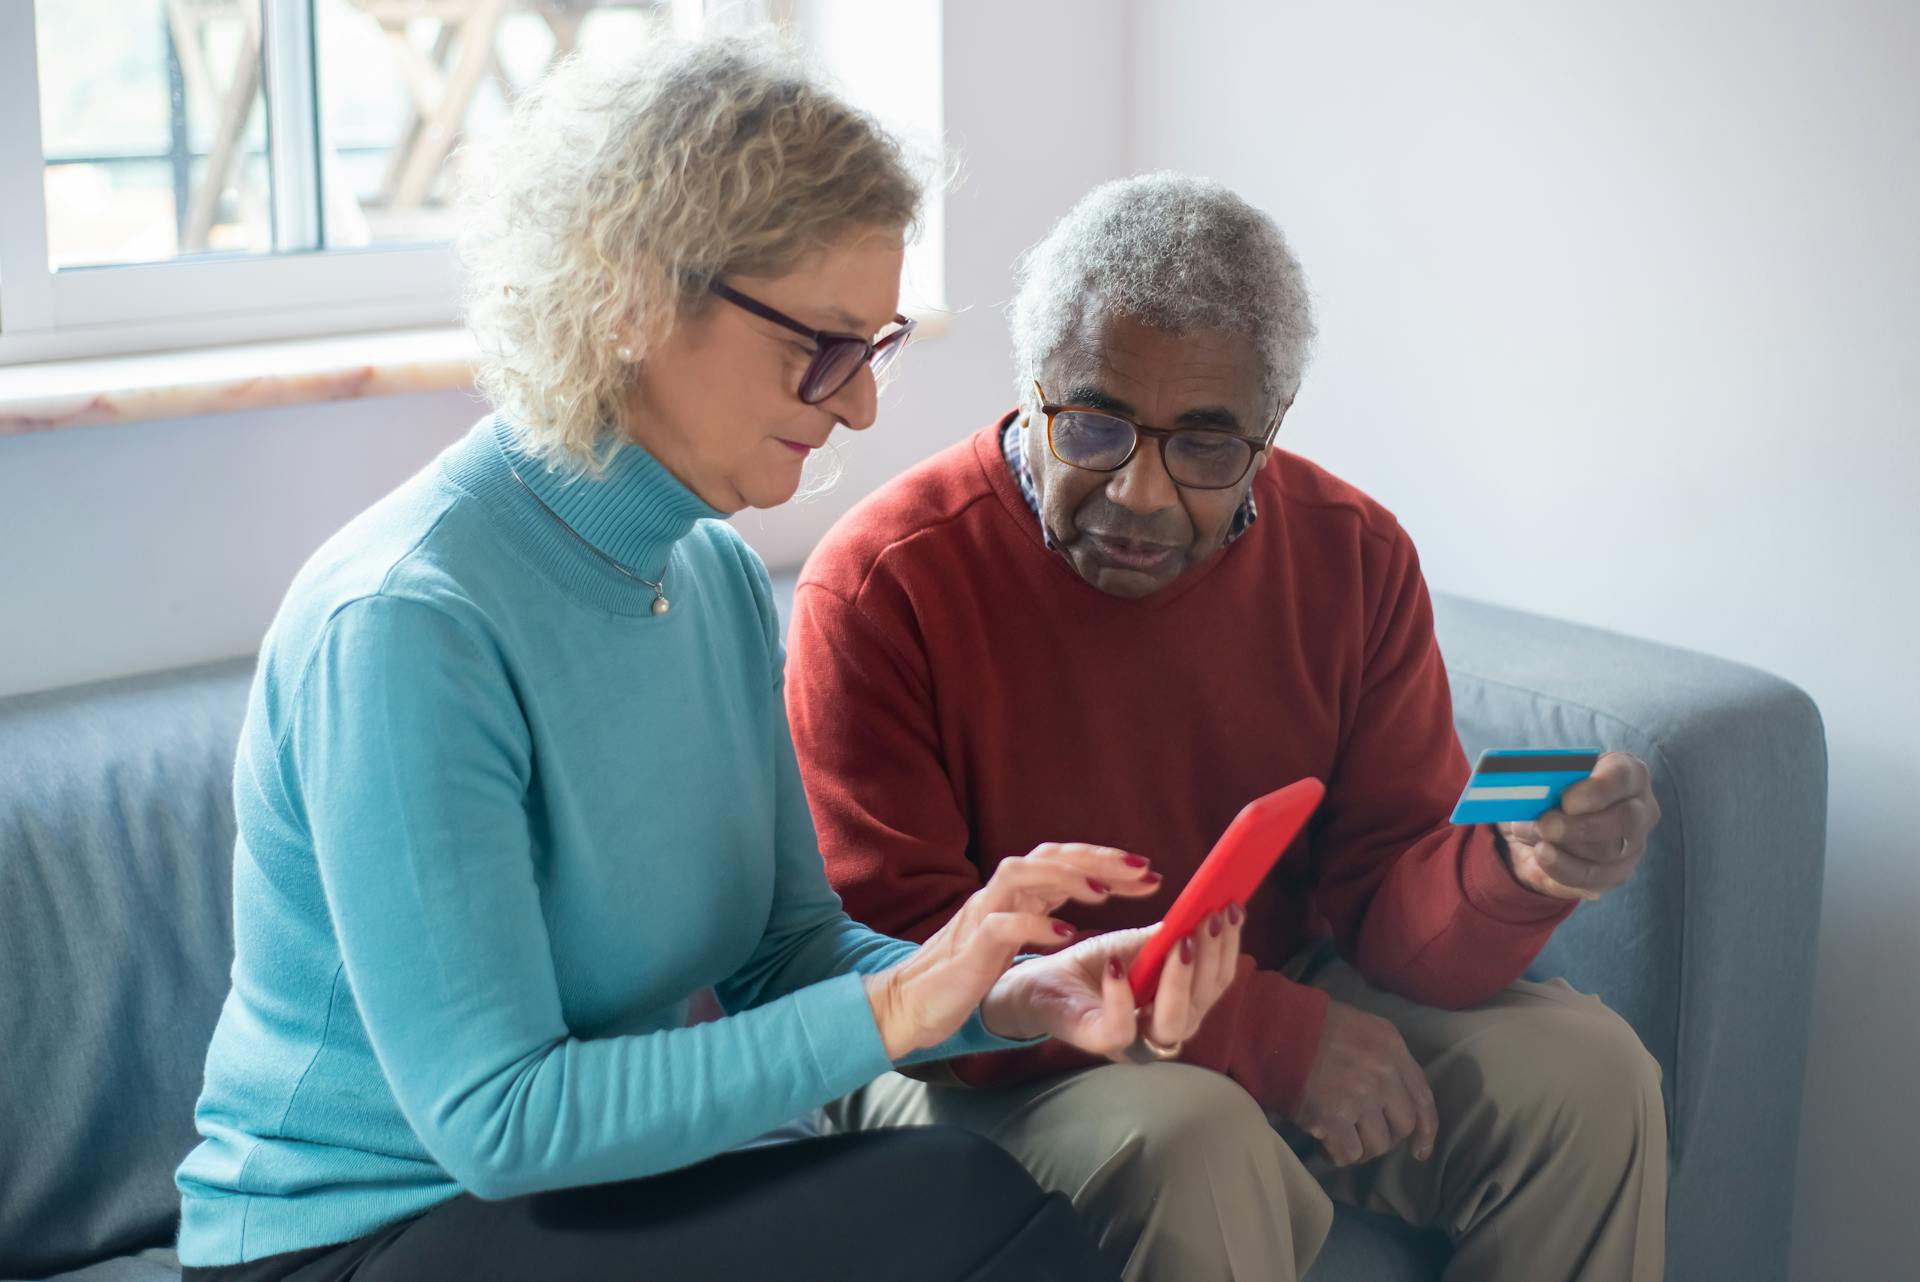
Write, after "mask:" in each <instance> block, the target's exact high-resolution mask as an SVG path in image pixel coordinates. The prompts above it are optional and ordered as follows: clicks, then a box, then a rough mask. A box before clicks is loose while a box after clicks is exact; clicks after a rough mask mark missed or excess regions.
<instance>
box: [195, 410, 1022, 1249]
mask: <svg viewBox="0 0 1920 1282" xmlns="http://www.w3.org/2000/svg"><path fill="white" fill-rule="evenodd" d="M510 458H511V459H513V460H514V461H515V463H516V465H517V467H518V470H519V472H520V475H521V476H522V477H524V478H525V480H526V482H527V483H528V484H529V485H531V486H532V487H533V488H534V489H535V490H536V491H537V492H538V493H539V495H540V497H541V498H542V499H543V500H544V501H545V502H546V503H547V504H548V505H549V506H551V507H552V508H553V509H554V511H555V512H556V513H558V514H559V515H560V516H561V517H562V518H564V519H565V521H566V522H567V524H568V525H570V526H572V527H573V529H575V530H576V531H578V532H579V534H580V535H581V536H582V537H583V538H585V539H587V540H590V541H591V542H592V543H593V544H594V546H595V547H598V548H599V549H600V550H602V551H603V552H605V553H606V554H607V555H608V556H610V557H613V558H614V559H615V560H617V561H619V562H621V563H622V564H625V565H627V566H629V567H631V568H633V569H634V570H636V571H637V572H638V573H640V574H642V575H644V576H646V577H648V578H653V579H658V578H659V576H660V574H661V573H663V572H664V574H665V576H666V579H665V587H666V591H667V594H668V596H669V597H670V598H671V599H672V602H673V608H672V610H671V611H670V612H669V613H667V614H664V615H654V614H652V613H651V611H650V607H651V605H652V602H653V592H652V591H651V590H650V589H648V588H646V587H644V586H641V585H640V584H637V583H635V582H633V581H631V580H629V579H627V578H626V577H624V576H623V575H621V574H620V573H619V572H618V571H617V570H615V569H613V568H612V567H610V566H608V565H606V564H605V563H604V562H602V561H600V560H599V559H598V558H597V557H595V556H594V555H593V554H592V553H591V552H590V551H589V550H588V549H586V548H585V547H583V546H581V544H580V543H579V542H578V541H577V540H576V539H575V538H574V537H573V536H572V535H570V534H569V533H568V532H567V531H566V529H564V528H562V527H561V526H560V524H559V523H558V522H557V521H555V519H554V517H553V516H552V515H550V514H548V513H546V512H543V511H541V510H540V508H539V506H538V505H536V504H535V503H534V502H533V500H532V499H531V497H530V496H529V495H528V494H527V492H526V491H525V490H524V489H522V488H521V486H520V483H519V482H517V481H515V480H514V478H513V476H512V474H511V473H510V472H509V470H508V469H509V459H510ZM718 515H719V514H718V513H717V512H715V511H714V510H713V509H711V508H709V507H708V506H707V505H706V504H705V503H703V502H701V501H700V499H698V498H697V497H696V496H695V495H694V494H692V493H691V492H690V491H689V490H687V488H686V487H685V486H683V485H681V484H680V483H679V482H678V481H676V480H675V479H674V478H673V477H672V476H671V475H670V474H669V473H668V472H667V471H666V470H665V469H664V468H662V467H661V466H660V465H659V463H658V462H656V461H655V460H654V459H653V458H652V457H650V456H649V455H648V454H646V453H645V452H644V451H643V450H641V449H640V448H638V447H637V446H626V447H624V448H623V449H622V450H621V451H620V452H619V453H618V454H617V455H616V456H615V458H614V460H613V464H612V468H611V470H610V472H609V473H608V475H607V476H606V477H605V478H604V479H602V480H597V481H593V480H575V481H572V482H571V483H569V482H568V481H567V480H566V479H565V478H562V477H560V476H558V475H554V474H551V473H548V472H547V471H545V470H544V469H543V468H541V467H540V466H539V465H538V464H536V463H531V462H529V461H528V460H526V459H525V458H523V457H520V456H519V455H518V454H517V453H516V452H515V446H514V444H513V440H512V436H511V434H510V432H509V431H508V429H507V428H506V427H505V426H504V425H502V424H501V423H499V422H498V421H496V420H492V419H489V420H486V421H483V422H482V423H481V424H479V425H478V426H477V427H476V428H475V429H474V430H473V432H472V433H470V434H469V435H468V436H467V437H466V438H465V439H464V440H462V441H461V442H460V443H458V444H457V445H455V446H454V447H453V448H451V449H450V450H448V451H447V453H446V454H444V455H443V456H442V457H441V458H440V459H439V460H437V461H436V462H435V463H434V464H432V465H431V466H430V467H428V468H427V470H426V471H424V472H422V473H421V474H420V475H418V476H416V477H414V478H413V479H412V480H410V481H408V482H407V483H406V484H405V485H403V486H401V487H400V488H399V489H398V490H396V491H395V492H394V493H393V494H391V495H389V496H388V497H387V498H385V499H383V500H382V501H380V502H379V503H377V504H376V505H374V506H373V507H372V508H371V509H369V510H368V511H367V512H365V513H364V514H362V515H361V516H360V517H358V518H357V519H356V520H354V521H353V522H352V524H350V525H348V526H347V527H346V528H345V529H344V530H342V531H341V532H340V533H339V534H337V535H336V536H334V538H333V539H331V540H330V541H328V543H327V544H326V545H325V546H324V547H322V548H321V549H320V551H319V552H317V553H316V554H315V555H314V557H313V559H312V560H311V561H310V562H308V564H307V565H306V567H305V568H304V569H302V570H301V572H300V574H299V577H298V578H297V579H296V580H295V581H294V584H293V586H292V588H291V589H290V590H289V592H288V594H287V598H286V601H285V602H284V604H283V605H282V606H281V609H280V613H279V615H278V617H276V618H275V620H274V622H273V626H272V628H271V629H270V630H269V632H268V634H267V637H266V641H265V644H264V647H263V650H262V653H261V658H260V666H259V670H258V672H257V674H256V676H255V678H254V684H253V691H252V696H251V703H250V705H249V708H248V712H247V718H246V724H245V728H244V730H243V732H242V740H241V744H240V751H239V760H238V764H237V767H236V770H235V776H234V806H235V813H236V818H237V821H238V840H237V843H236V846H235V851H234V861H233V876H234V935H235V939H234V945H235V956H234V963H233V989H232V991H231V993H230V994H229V995H228V997H227V1001H226V1005H225V1007H224V1008H223V1010H222V1011H221V1015H220V1022H219V1026H218V1027H217V1028H216V1029H215V1031H214V1036H213V1044H212V1046H211V1048H210V1049H209V1051H208V1055H207V1075H206V1085H205V1089H204V1092H203V1093H202V1095H201V1097H200V1103H199V1107H198V1108H197V1110H196V1112H195V1117H196V1120H197V1122H198V1126H199V1130H200V1133H201V1134H202V1135H203V1136H204V1137H205V1139H204V1141H203V1142H202V1143H201V1144H200V1146H199V1147H198V1148H196V1149H195V1150H194V1151H193V1152H192V1154H190V1155H189V1156H188V1158H187V1159H186V1161H185V1163H183V1164H182V1166H181V1168H180V1171H179V1174H178V1176H177V1183H178V1184H179V1187H180V1191H181V1195H182V1217H181V1227H180V1243H179V1248H180V1258H181V1261H182V1263H185V1264H191V1265H215V1264H232V1263H238V1262H242V1261H247V1260H254V1259H258V1258H260V1257H261V1256H265V1255H272V1254H276V1253H279V1252H282V1251H290V1250H296V1249H299V1248H304V1247H312V1246H318V1245H322V1244H326V1243H332V1242H342V1241H347V1240H349V1239H352V1238H355V1237H358V1236H360V1235H362V1234H365V1233H369V1232H371V1231H373V1230H374V1229H376V1228H379V1227H381V1226H383V1225H385V1224H389V1223H392V1222H393V1221H396V1220H399V1219H402V1218H405V1217H407V1216H411V1215H416V1214H418V1213H420V1212H422V1211H425V1210H427V1209H428V1208H430V1207H432V1206H433V1205H435V1204H436V1203H438V1202H441V1201H443V1200H445V1199H447V1198H450V1197H452V1196H454V1195H456V1194H458V1193H460V1192H462V1191H463V1190H464V1191H467V1192H471V1193H474V1194H476V1195H478V1196H480V1197H484V1198H502V1197H509V1196H514V1195H518V1194H523V1193H532V1192H536V1191H540V1190H545V1189H554V1188H560V1187H565V1186H570V1185H578V1184H590V1183H596V1182H601V1181H607V1180H620V1179H630V1178H634V1177H638V1176H642V1175H648V1174H653V1173H656V1172H661V1171H667V1170H671V1169H674V1168H677V1167H680V1166H684V1165H687V1164H689V1163H692V1162H696V1161H699V1160H701V1159H703V1158H706V1157H709V1156H711V1155H713V1154H715V1153H719V1152H721V1151H723V1150H725V1149H728V1148H731V1147H734V1146H736V1145H738V1144H740V1143H742V1142H744V1141H746V1140H748V1139H751V1138H752V1137H754V1136H757V1135H760V1134H762V1133H764V1132H766V1131H767V1130H769V1129H770V1128H772V1127H774V1126H777V1125H778V1124H780V1123H781V1122H783V1121H785V1120H786V1119H789V1118H791V1117H794V1116H795V1115H797V1114H800V1113H803V1112H805V1111H807V1110H809V1109H811V1108H814V1107H816V1106H818V1105H820V1104H823V1103H825V1102H827V1101H829V1100H832V1099H834V1098H837V1097H838V1096H841V1095H844V1094H846V1093H847V1092H848V1091H851V1090H853V1089H854V1088H856V1087H858V1086H861V1085H863V1084H865V1083H866V1082H867V1081H869V1080H871V1079H872V1078H874V1077H876V1076H878V1075H879V1074H880V1073H881V1072H883V1071H885V1070H886V1069H887V1068H888V1067H890V1065H889V1063H888V1060H887V1056H886V1054H885V1052H884V1051H883V1050H882V1047H881V1042H880V1037H879V1033H878V1031H877V1029H876V1028H875V1026H874V1022H873V1016H872V1012H871V1010H870V1008H869V1006H868V1003H867V999H866V996H865V993H864V989H863V986H862V984H861V981H860V978H859V974H858V973H857V972H872V971H876V970H881V969H885V968H886V967H888V966H891V965H893V964H895V963H897V962H898V961H899V960H901V958H902V957H903V956H904V955H906V954H907V953H909V952H910V951H911V950H912V949H911V945H908V944H904V943H901V942H898V941H896V940H892V939H888V938H886V937H884V936H881V935H877V934H875V933H873V932H871V931H868V930H866V929H865V928H863V927H860V926H857V925H855V924H854V923H852V922H850V921H849V920H848V919H847V917H846V916H845V915H844V914H843V913H842V911H841V908H840V903H839V900H838V899H837V898H836V897H835V896H834V894H833V892H832V891H831V889H829V887H828V885H827V882H826V878H825V875H824V873H823V871H822V868H821V862H820V855H819V850H818V847H817V846H816V844H815V837H814V829H813V823H812V819H811V817H810V815H809V814H808V811H807V803H806V798H805V796H804V795H803V794H802V791H801V785H800V776H799V772H798V770H797V768H796V766H795V764H794V756H793V748H792V745H791V743H790V741H789V738H788V731H787V722H786V714H785V711H784V703H783V700H782V697H781V688H780V685H781V671H782V662H783V654H782V650H781V646H780V641H779V625H778V622H777V619H776V616H775V613H774V607H773V602H772V597H771V593H770V590H769V585H768V581H767V574H766V570H765V569H764V568H763V567H762V565H761V564H760V561H759V559H758V558H757V557H755V556H754V554H753V553H752V552H751V551H750V550H749V549H748V548H747V547H746V546H745V545H744V544H743V543H742V542H741V541H740V539H739V536H738V535H736V534H735V533H734V532H733V531H732V529H730V528H729V527H728V526H726V525H724V524H722V523H720V522H719V521H717V520H713V519H711V518H714V517H716V516H718ZM707 986H713V987H714V988H715V989H716V990H717V992H718V995H719V997H720V1001H721V1004H722V1005H723V1006H724V1007H725V1008H726V1009H727V1011H728V1012H729V1017H728V1018H725V1019H721V1020H718V1021H715V1022H712V1023H707V1024H701V1025H697V1026H694V1027H685V1026H684V1025H685V1023H686V1007H687V999H688V998H689V997H690V996H691V995H692V994H693V993H695V992H696V991H697V990H699V989H702V988H705V987H707ZM1008 1044H1009V1043H1006V1042H1002V1041H1000V1040H999V1039H997V1038H994V1037H992V1036H991V1035H990V1034H988V1033H987V1032H986V1031H985V1029H984V1028H983V1027H982V1026H981V1024H980V1021H979V1018H978V1016H976V1017H975V1018H974V1020H973V1021H972V1022H971V1024H970V1025H969V1026H968V1027H967V1028H966V1029H965V1030H963V1032H962V1033H961V1034H960V1035H959V1036H957V1037H956V1038H954V1039H953V1040H952V1041H950V1042H948V1043H947V1044H946V1045H944V1046H942V1047H940V1048H938V1049H937V1050H936V1051H935V1052H932V1053H930V1054H927V1055H924V1056H920V1057H917V1058H927V1059H931V1058H938V1057H941V1056H945V1055H955V1054H961V1053H965V1052H968V1051H976V1050H983V1049H996V1048H999V1047H1003V1046H1006V1045H1008Z"/></svg>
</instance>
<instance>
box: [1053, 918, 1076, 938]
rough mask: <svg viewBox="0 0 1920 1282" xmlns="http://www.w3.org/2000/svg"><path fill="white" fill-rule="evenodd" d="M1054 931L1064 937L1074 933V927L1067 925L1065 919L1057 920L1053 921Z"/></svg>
mask: <svg viewBox="0 0 1920 1282" xmlns="http://www.w3.org/2000/svg"><path fill="white" fill-rule="evenodd" d="M1053 933H1054V934H1056V935H1059V936H1060V937H1061V938H1063V939H1064V938H1067V937H1068V936H1071V935H1072V934H1073V927H1071V926H1069V925H1067V923H1065V922H1064V921H1056V922H1055V923H1053Z"/></svg>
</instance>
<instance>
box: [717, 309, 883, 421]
mask: <svg viewBox="0 0 1920 1282" xmlns="http://www.w3.org/2000/svg"><path fill="white" fill-rule="evenodd" d="M713 292H714V293H716V294H718V295H719V296H720V297H722V298H724V299H726V300H727V301H728V302H729V303H732V304H733V305H734V306H735V307H738V308H740V309H741V310H743V311H748V312H752V313H753V314H754V315H755V316H758V317H759V318H760V319H761V320H769V321H772V322H773V323H774V324H776V325H780V326H783V327H785V328H787V329H790V330H792V331H793V332H794V333H796V334H799V335H802V336H803V337H805V338H806V339H807V340H808V341H810V342H811V343H812V344H813V359H812V360H811V361H809V362H808V363H807V372H806V373H804V374H802V375H801V376H800V399H801V400H802V401H804V402H806V403H807V404H808V405H818V404H819V403H820V402H821V401H824V400H826V399H827V398H828V397H829V396H832V395H833V394H834V393H835V392H837V391H839V390H840V389H841V388H843V387H845V386H846V385H847V384H848V383H849V382H851V381H853V376H854V375H855V374H857V373H859V372H860V366H861V365H862V364H867V363H871V364H872V366H873V374H874V377H875V378H878V377H879V376H880V374H881V373H882V372H883V371H884V370H885V369H886V368H887V366H889V365H891V364H892V363H893V358H894V357H896V356H898V355H899V354H900V352H901V350H902V349H903V348H905V347H906V345H907V339H908V338H909V337H911V336H912V334H913V322H912V321H911V320H908V319H907V318H906V317H905V316H900V315H895V316H894V318H893V323H894V324H895V325H898V326H899V327H900V328H898V329H894V330H889V331H887V332H886V333H884V334H882V335H880V336H879V337H878V338H861V337H860V336H859V335H858V334H835V333H831V332H828V331H825V330H818V329H814V328H813V327H812V326H809V325H802V324H801V323H800V322H799V321H797V320H795V319H794V318H793V317H791V316H788V315H787V314H786V313H785V312H778V311H775V310H774V309H773V308H771V307H769V306H767V305H766V304H765V303H763V302H761V301H760V300H759V299H757V298H749V297H747V296H746V295H745V294H743V293H741V292H740V291H739V290H737V289H732V288H729V287H728V286H726V285H723V284H721V283H720V282H719V281H715V282H713Z"/></svg>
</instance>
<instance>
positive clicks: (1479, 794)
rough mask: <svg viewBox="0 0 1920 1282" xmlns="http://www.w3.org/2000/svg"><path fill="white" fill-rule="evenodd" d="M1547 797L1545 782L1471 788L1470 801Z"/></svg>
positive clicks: (1534, 799) (1536, 799)
mask: <svg viewBox="0 0 1920 1282" xmlns="http://www.w3.org/2000/svg"><path fill="white" fill-rule="evenodd" d="M1546 797H1547V785H1545V784H1543V783H1533V784H1522V785H1520V786H1518V787H1513V788H1469V789H1467V800H1468V801H1544V800H1546Z"/></svg>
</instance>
